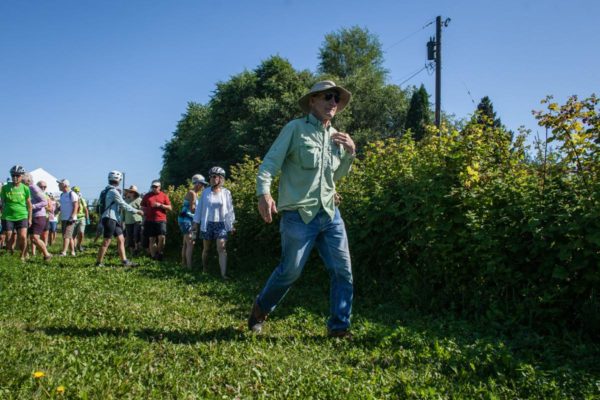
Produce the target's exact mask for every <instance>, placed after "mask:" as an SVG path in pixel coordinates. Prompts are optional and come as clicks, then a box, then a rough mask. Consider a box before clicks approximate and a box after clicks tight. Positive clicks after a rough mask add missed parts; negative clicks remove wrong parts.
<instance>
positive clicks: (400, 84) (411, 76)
mask: <svg viewBox="0 0 600 400" xmlns="http://www.w3.org/2000/svg"><path fill="white" fill-rule="evenodd" d="M432 67H433V63H427V64H425V65H424V66H423V68H421V69H420V70H418V71H416V72H414V73H413V74H412V75H410V76H409V77H408V78H406V79H404V80H403V81H402V82H400V83H399V84H398V86H402V85H403V84H404V83H406V82H408V81H410V80H411V79H412V78H414V77H415V76H417V75H419V74H420V73H421V72H423V71H424V70H426V69H427V70H429V69H431V68H432Z"/></svg>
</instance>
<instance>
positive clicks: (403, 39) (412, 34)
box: [383, 20, 435, 51]
mask: <svg viewBox="0 0 600 400" xmlns="http://www.w3.org/2000/svg"><path fill="white" fill-rule="evenodd" d="M434 22H435V20H432V21H430V22H428V23H426V24H425V25H423V26H422V27H421V28H419V29H417V30H416V31H414V32H412V33H409V34H408V35H406V36H404V37H403V38H402V39H400V40H398V41H397V42H394V43H392V44H391V45H389V46H388V47H386V48H385V49H383V51H388V50H389V49H391V48H392V47H394V46H396V45H398V44H400V43H402V42H404V41H405V40H407V39H409V38H411V37H412V36H414V35H416V34H417V33H419V32H421V31H422V30H423V29H425V28H427V27H428V26H430V25H432V24H433V23H434Z"/></svg>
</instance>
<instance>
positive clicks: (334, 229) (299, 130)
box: [0, 80, 356, 339]
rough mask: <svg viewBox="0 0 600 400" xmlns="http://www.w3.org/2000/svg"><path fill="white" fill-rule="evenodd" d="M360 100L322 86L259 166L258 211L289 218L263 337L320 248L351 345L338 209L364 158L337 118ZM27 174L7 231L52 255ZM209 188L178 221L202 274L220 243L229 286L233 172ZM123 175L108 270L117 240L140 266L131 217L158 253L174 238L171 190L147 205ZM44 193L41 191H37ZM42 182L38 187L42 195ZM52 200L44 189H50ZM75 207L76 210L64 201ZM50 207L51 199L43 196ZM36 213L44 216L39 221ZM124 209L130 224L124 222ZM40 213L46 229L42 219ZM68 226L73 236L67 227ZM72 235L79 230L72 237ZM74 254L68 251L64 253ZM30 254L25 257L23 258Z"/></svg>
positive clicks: (259, 305) (195, 193) (105, 220)
mask: <svg viewBox="0 0 600 400" xmlns="http://www.w3.org/2000/svg"><path fill="white" fill-rule="evenodd" d="M351 96H352V94H351V93H350V92H349V91H348V90H346V89H345V88H343V87H341V86H338V85H336V84H335V83H334V82H333V81H329V80H326V81H321V82H317V83H316V84H315V85H313V87H312V88H311V89H310V91H309V92H308V93H306V94H305V95H304V96H302V97H301V98H300V99H299V101H298V104H299V106H300V108H301V109H302V111H303V112H304V113H305V115H304V116H303V117H301V118H298V119H295V120H292V121H290V122H289V123H288V124H286V125H285V126H284V127H283V129H282V130H281V132H280V134H279V136H278V137H277V139H276V140H275V142H274V143H273V144H272V146H271V148H270V149H269V151H268V152H267V154H266V155H265V157H264V159H263V161H262V164H261V165H260V167H259V171H258V176H257V180H256V194H257V198H258V211H259V213H260V215H261V217H262V219H263V220H264V221H265V222H266V223H271V222H272V221H273V217H274V214H277V213H278V212H281V218H280V222H279V224H280V234H281V247H282V251H281V260H280V263H279V265H278V266H277V267H276V268H275V269H274V271H273V272H272V274H271V276H270V277H269V279H268V280H267V282H266V284H265V286H264V287H263V289H262V290H261V291H260V293H259V294H258V296H257V297H256V298H255V300H254V302H253V305H252V308H251V310H250V315H249V317H248V329H249V330H251V331H253V332H257V333H258V332H261V331H262V329H263V326H264V324H265V322H266V320H267V317H268V316H269V315H270V314H271V313H272V312H273V311H274V310H275V308H276V307H277V305H278V304H279V303H280V302H281V301H282V299H283V298H284V297H285V295H286V294H287V292H288V291H289V289H290V287H291V286H292V284H293V283H294V282H295V281H296V280H297V279H298V278H299V276H300V275H301V273H302V270H303V268H304V265H305V264H306V261H307V260H308V257H309V255H310V252H311V251H312V249H313V247H315V246H316V247H317V250H318V252H319V255H320V256H321V258H322V260H323V262H324V264H325V266H326V268H327V270H328V272H329V276H330V284H331V288H330V316H329V319H328V321H327V329H328V335H329V336H330V337H336V338H345V339H351V338H352V334H351V332H350V315H351V310H352V301H353V280H352V267H351V260H350V251H349V247H348V238H347V235H346V228H345V225H344V221H343V219H342V217H341V214H340V211H339V209H338V201H339V197H338V196H337V193H336V189H335V183H336V182H337V181H338V180H339V179H340V178H342V177H343V176H345V175H347V174H348V172H349V171H350V168H351V165H352V162H353V160H354V158H355V154H356V147H355V144H354V141H353V140H352V138H351V136H350V135H349V134H347V133H343V132H338V131H337V130H336V129H335V128H333V126H332V124H331V120H332V119H333V117H334V116H335V115H336V114H337V113H339V112H341V111H342V110H343V109H344V108H345V107H346V106H347V105H348V103H349V102H350V99H351ZM23 175H24V171H23V169H22V168H21V167H19V166H15V167H13V168H12V169H11V176H12V178H13V182H12V183H11V184H8V185H5V186H4V187H3V188H2V194H1V198H0V199H1V201H2V206H3V208H2V212H3V214H2V229H3V232H7V233H8V232H12V231H13V230H14V231H16V233H17V241H18V242H19V246H20V248H24V243H25V237H26V232H27V228H28V227H29V226H31V227H32V232H33V239H32V242H33V243H34V244H35V245H36V246H37V247H38V248H39V250H40V251H41V252H42V253H43V254H44V259H49V258H50V257H51V255H50V254H49V253H48V252H47V249H46V246H45V243H44V241H43V240H41V239H39V238H38V239H36V232H38V233H37V236H38V237H39V235H40V232H43V230H44V227H43V226H41V225H43V224H42V218H41V217H42V216H43V212H44V211H41V209H40V207H41V208H44V207H46V206H45V205H40V204H43V203H44V201H40V199H42V198H43V196H41V195H39V194H34V195H31V194H30V191H31V190H32V188H31V185H32V183H31V182H28V183H26V184H23V183H21V179H22V176H23ZM208 175H209V181H208V182H207V181H206V180H205V179H204V177H203V176H202V175H200V174H197V175H194V176H193V177H192V184H193V187H192V189H190V190H189V192H187V194H186V195H185V198H184V200H183V206H182V209H181V210H180V211H179V214H178V217H177V218H178V223H179V227H180V230H181V233H182V234H183V247H182V250H181V260H182V264H183V265H184V266H186V267H188V268H191V267H192V254H193V248H194V243H195V241H196V239H197V238H198V235H200V237H201V238H202V240H203V251H202V265H203V269H204V270H206V268H207V261H208V254H209V248H210V244H211V242H212V241H215V242H216V245H217V251H218V259H219V266H220V270H221V276H222V277H223V278H224V279H227V274H226V272H227V252H226V242H227V238H228V235H229V234H231V233H233V232H234V231H235V229H234V223H235V213H234V209H233V201H232V196H231V193H230V191H229V190H227V189H226V188H225V187H223V183H224V181H225V171H224V170H223V169H222V168H220V167H214V168H211V170H210V171H209V174H208ZM278 175H279V176H280V179H279V198H278V201H277V203H275V200H274V199H273V198H272V197H271V194H270V188H271V183H272V181H273V179H274V178H275V177H276V176H278ZM121 179H122V174H121V173H120V172H118V171H112V172H110V173H109V175H108V183H109V185H108V186H107V187H106V189H105V190H104V191H103V193H102V194H101V199H100V204H101V206H102V207H103V209H102V213H101V222H100V223H101V225H102V227H103V230H104V231H103V235H104V241H103V243H102V246H101V247H100V249H99V251H98V256H97V261H96V262H97V264H98V265H102V262H103V258H104V255H105V253H106V250H107V248H108V246H109V244H110V242H111V239H112V237H116V238H117V247H118V252H119V256H120V257H121V260H122V262H123V264H124V265H131V263H130V261H129V260H128V259H127V257H126V255H125V245H124V239H123V228H122V220H124V222H125V225H126V231H127V234H128V235H127V236H128V238H131V240H133V242H132V243H134V246H136V244H135V243H137V242H135V241H136V240H137V239H136V238H139V231H140V228H141V226H142V225H141V224H142V222H141V221H142V217H143V219H144V222H143V230H144V232H145V235H148V237H149V245H150V253H151V255H152V257H154V258H156V259H161V258H162V251H163V249H164V244H165V237H166V221H167V211H170V210H172V206H171V203H170V201H169V198H168V196H167V195H166V194H165V193H164V192H161V190H160V182H158V181H154V182H152V190H151V191H150V192H149V193H147V194H146V195H145V196H144V197H143V198H142V199H141V201H138V200H139V197H140V195H139V193H138V192H137V189H136V188H135V187H133V186H132V187H131V188H129V189H128V190H125V196H126V200H124V199H123V198H122V197H121V194H120V192H119V191H118V190H117V187H118V185H119V183H120V182H121ZM59 183H61V184H62V186H61V191H63V193H62V194H61V198H60V202H61V215H62V217H61V223H62V229H63V235H64V236H67V237H72V235H73V234H74V230H75V229H74V227H73V228H72V229H70V227H71V226H74V224H75V221H77V218H78V216H79V215H80V213H79V209H78V205H77V196H76V195H68V197H67V195H66V193H68V192H65V190H66V189H65V190H63V188H66V187H68V181H65V180H63V181H61V182H59ZM34 186H35V185H34ZM42 186H43V185H40V183H39V182H38V187H39V189H40V190H42ZM42 193H43V192H42ZM63 195H64V196H65V200H68V202H70V203H71V204H72V206H69V205H68V204H62V203H63ZM42 200H43V199H42ZM35 210H37V211H38V212H40V214H35ZM121 210H123V211H124V214H125V215H124V217H121V212H120V211H121ZM37 215H39V216H40V217H39V225H37V224H36V219H35V218H34V216H37ZM65 227H66V228H67V229H65ZM70 230H71V231H70ZM68 248H70V249H71V251H74V250H72V249H73V247H68V246H67V245H65V246H64V247H63V254H66V251H67V249H68ZM24 255H25V250H23V252H22V257H24Z"/></svg>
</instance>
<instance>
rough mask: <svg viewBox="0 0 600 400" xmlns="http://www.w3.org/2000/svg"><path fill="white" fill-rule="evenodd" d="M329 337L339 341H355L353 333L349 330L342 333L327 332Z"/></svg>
mask: <svg viewBox="0 0 600 400" xmlns="http://www.w3.org/2000/svg"><path fill="white" fill-rule="evenodd" d="M327 336H328V337H330V338H339V339H345V340H352V339H353V337H354V336H353V335H352V332H350V331H349V330H342V331H329V330H328V331H327Z"/></svg>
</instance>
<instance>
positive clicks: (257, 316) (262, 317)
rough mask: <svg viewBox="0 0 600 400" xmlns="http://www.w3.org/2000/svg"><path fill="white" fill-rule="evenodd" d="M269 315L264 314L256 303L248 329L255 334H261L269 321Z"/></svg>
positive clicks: (249, 319)
mask: <svg viewBox="0 0 600 400" xmlns="http://www.w3.org/2000/svg"><path fill="white" fill-rule="evenodd" d="M267 315H268V314H267V313H265V312H263V311H262V310H261V309H260V307H259V306H258V303H257V302H256V301H254V304H253V305H252V310H251V311H250V316H249V317H248V329H249V330H251V331H252V332H254V333H260V332H261V331H262V327H263V324H264V323H265V321H266V320H267Z"/></svg>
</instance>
